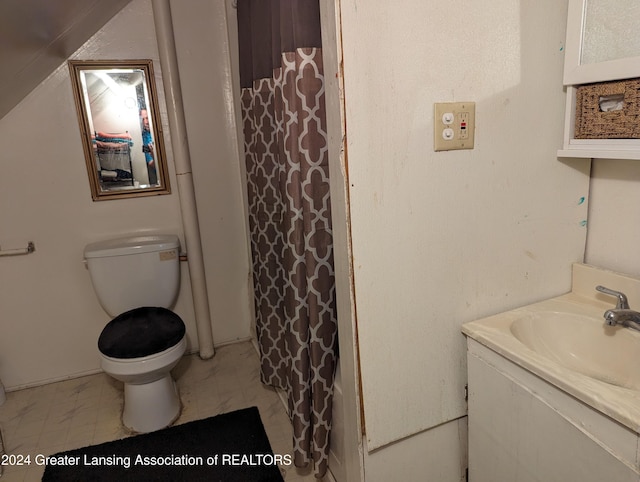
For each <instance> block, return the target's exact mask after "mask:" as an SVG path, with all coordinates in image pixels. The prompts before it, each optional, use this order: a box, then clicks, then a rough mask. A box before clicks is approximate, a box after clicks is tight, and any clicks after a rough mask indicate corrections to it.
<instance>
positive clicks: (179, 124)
mask: <svg viewBox="0 0 640 482" xmlns="http://www.w3.org/2000/svg"><path fill="white" fill-rule="evenodd" d="M152 5H153V19H154V23H155V27H156V38H157V41H158V50H159V53H160V65H161V67H162V79H163V84H164V92H165V98H166V103H167V115H168V117H169V127H170V128H171V145H172V147H173V153H174V162H175V166H176V175H177V178H178V195H179V197H180V210H181V212H182V224H183V227H184V237H185V243H186V245H187V255H188V258H189V275H190V279H191V291H192V294H193V305H194V309H195V316H196V328H197V332H198V345H199V350H200V358H202V359H205V360H206V359H208V358H211V357H212V356H213V355H214V348H213V335H212V331H211V315H210V311H209V298H208V293H207V282H206V278H205V272H204V259H203V255H202V243H201V240H200V226H199V224H198V211H197V207H196V198H195V190H194V185H193V174H192V173H191V157H190V155H189V144H188V140H187V126H186V122H185V118H184V108H183V104H182V91H181V90H180V75H179V72H178V59H177V56H176V48H175V39H174V36H173V24H172V20H171V6H170V5H169V0H152Z"/></svg>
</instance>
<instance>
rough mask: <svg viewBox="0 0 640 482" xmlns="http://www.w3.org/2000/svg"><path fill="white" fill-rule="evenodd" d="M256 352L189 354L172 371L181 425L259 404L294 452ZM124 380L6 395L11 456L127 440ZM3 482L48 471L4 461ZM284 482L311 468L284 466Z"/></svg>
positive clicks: (0, 420) (5, 431) (234, 348)
mask: <svg viewBox="0 0 640 482" xmlns="http://www.w3.org/2000/svg"><path fill="white" fill-rule="evenodd" d="M258 367H259V360H258V355H257V353H256V351H255V349H254V347H253V345H252V344H251V343H250V342H242V343H236V344H232V345H226V346H223V347H220V348H219V349H218V350H217V352H216V355H215V356H214V357H213V358H212V359H210V360H201V359H200V358H199V357H198V356H197V355H189V356H185V357H184V358H183V359H182V360H181V361H180V363H179V364H178V366H177V367H176V368H175V369H174V371H173V374H174V377H175V379H176V381H177V384H178V387H179V389H180V397H181V399H182V404H183V410H182V413H181V415H180V418H179V419H178V420H177V422H176V423H177V424H180V423H184V422H189V421H192V420H197V419H202V418H207V417H211V416H213V415H217V414H219V413H225V412H229V411H233V410H236V409H240V408H246V407H250V406H257V407H258V409H259V410H260V416H261V418H262V422H263V424H264V427H265V430H266V431H267V434H268V436H269V440H270V442H271V447H272V448H273V451H274V453H276V454H286V453H290V452H291V425H290V423H289V419H288V417H287V415H286V412H285V409H284V406H283V404H282V402H281V400H280V398H279V397H278V395H277V393H276V392H275V390H273V389H271V388H268V387H264V386H263V385H262V384H261V383H260V378H259V373H258V370H259V368H258ZM121 412H122V385H121V384H120V382H117V381H116V380H114V379H112V378H111V377H109V376H107V375H104V374H102V373H101V374H97V375H91V376H86V377H82V378H76V379H72V380H66V381H62V382H57V383H52V384H49V385H44V386H41V387H35V388H29V389H25V390H19V391H15V392H9V393H7V401H6V402H5V404H4V405H2V406H1V407H0V429H1V430H2V435H3V437H4V443H5V450H6V452H7V453H9V454H23V455H27V454H31V457H32V460H33V458H34V457H35V455H36V454H43V455H51V454H54V453H57V452H60V451H64V450H71V449H75V448H80V447H84V446H86V445H95V444H99V443H102V442H107V441H110V440H116V439H119V438H123V437H127V436H129V435H130V434H129V433H128V432H127V431H126V429H124V428H123V426H122V424H121V421H120V415H121ZM3 469H4V474H3V476H2V478H1V479H0V480H1V481H2V482H14V481H15V482H19V481H39V480H40V479H41V477H42V472H43V470H44V468H43V467H41V466H36V465H35V464H33V463H32V464H31V465H30V466H28V467H16V466H5V467H4V468H3ZM281 470H282V472H283V473H284V476H285V480H286V482H310V481H315V480H316V479H315V478H314V477H313V475H312V474H311V473H310V472H304V471H300V470H298V469H296V468H295V467H293V466H285V467H281Z"/></svg>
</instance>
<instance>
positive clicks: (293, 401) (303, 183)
mask: <svg viewBox="0 0 640 482" xmlns="http://www.w3.org/2000/svg"><path fill="white" fill-rule="evenodd" d="M238 33H239V46H240V82H241V86H242V116H243V128H244V139H245V162H246V168H247V187H248V203H249V206H248V208H249V224H250V230H251V250H252V258H253V259H252V262H253V280H254V287H255V288H254V289H255V293H254V298H255V308H256V325H257V336H258V344H259V346H260V351H261V378H262V381H263V383H265V384H268V385H272V386H275V387H278V388H282V389H284V390H286V392H287V395H288V400H289V415H290V417H291V421H292V424H293V429H294V430H293V431H294V435H293V448H294V463H295V465H296V466H298V467H303V466H306V465H307V464H308V463H309V462H311V461H313V463H314V466H315V475H316V477H322V476H323V475H324V474H325V472H326V469H327V459H328V453H329V432H330V429H331V402H332V396H333V377H334V372H335V366H336V356H337V354H336V349H337V346H336V345H337V336H336V335H337V333H336V330H337V325H336V314H335V313H336V309H335V287H334V270H333V248H332V234H331V203H330V198H329V168H328V156H327V134H326V125H325V122H326V121H325V100H324V77H323V69H322V50H321V37H320V12H319V4H318V0H239V1H238Z"/></svg>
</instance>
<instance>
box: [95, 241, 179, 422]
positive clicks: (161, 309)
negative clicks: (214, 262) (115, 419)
mask: <svg viewBox="0 0 640 482" xmlns="http://www.w3.org/2000/svg"><path fill="white" fill-rule="evenodd" d="M179 249H180V241H179V239H178V237H177V236H174V235H161V236H132V237H127V238H119V239H112V240H108V241H101V242H97V243H93V244H89V245H88V246H87V247H86V248H85V250H84V257H85V260H86V262H87V266H88V268H89V273H90V275H91V282H92V284H93V288H94V290H95V292H96V294H97V296H98V299H99V301H100V304H101V305H102V307H103V308H104V310H105V311H106V312H107V313H108V314H109V315H110V316H111V317H113V319H112V320H111V321H110V322H109V323H108V324H107V326H106V327H105V328H104V330H102V333H101V334H100V338H99V340H98V348H99V350H100V355H101V365H102V369H103V370H104V371H105V373H107V374H109V375H111V376H112V377H114V378H116V379H117V380H120V381H122V382H124V411H123V414H122V421H123V423H124V425H125V426H127V427H128V428H129V429H131V430H133V431H135V432H152V431H154V430H159V429H161V428H165V427H167V426H169V425H171V423H172V422H174V421H175V420H176V419H177V418H178V416H179V414H180V398H179V396H178V390H177V387H176V385H175V382H174V381H173V378H172V377H171V369H172V368H173V367H175V366H176V364H177V363H178V361H179V360H180V358H181V357H182V355H183V354H184V352H185V349H186V346H187V342H186V336H185V326H184V323H183V322H182V320H181V319H180V317H179V316H178V315H176V314H175V313H173V312H172V311H170V310H169V309H168V308H169V307H171V306H173V304H174V302H175V300H176V298H177V296H178V290H179V287H180V265H179Z"/></svg>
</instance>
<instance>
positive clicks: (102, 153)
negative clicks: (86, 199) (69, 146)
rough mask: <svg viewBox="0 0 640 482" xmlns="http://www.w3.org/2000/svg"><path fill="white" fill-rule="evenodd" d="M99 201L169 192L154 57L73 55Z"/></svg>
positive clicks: (82, 127) (75, 85)
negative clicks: (118, 58)
mask: <svg viewBox="0 0 640 482" xmlns="http://www.w3.org/2000/svg"><path fill="white" fill-rule="evenodd" d="M69 70H70V73H71V84H72V86H73V96H74V99H75V102H76V109H77V112H78V122H79V124H80V134H81V137H82V145H83V148H84V155H85V161H86V166H87V172H88V175H89V185H90V187H91V196H92V198H93V200H94V201H103V200H108V199H121V198H131V197H138V196H154V195H159V194H169V193H170V192H171V188H170V185H169V175H168V170H167V161H166V155H165V150H164V141H163V133H162V123H161V120H160V113H159V112H160V111H159V108H158V97H157V94H156V88H155V81H154V74H153V64H152V62H151V60H70V61H69Z"/></svg>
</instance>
